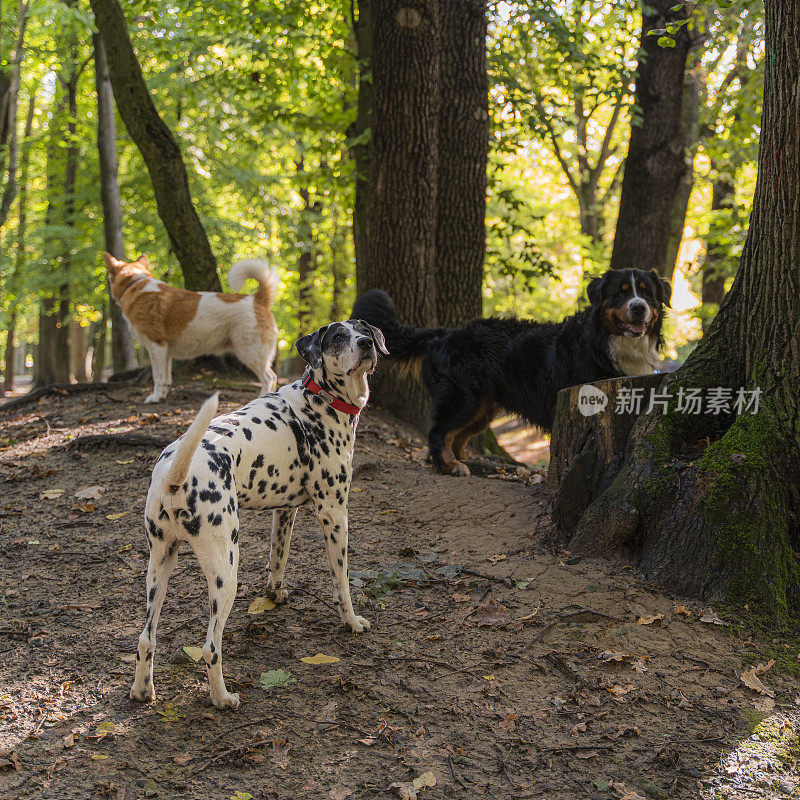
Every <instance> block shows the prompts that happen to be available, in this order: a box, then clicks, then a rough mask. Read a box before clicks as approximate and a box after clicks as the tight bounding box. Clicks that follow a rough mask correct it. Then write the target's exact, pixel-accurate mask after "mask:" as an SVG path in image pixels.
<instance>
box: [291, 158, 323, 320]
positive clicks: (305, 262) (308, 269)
mask: <svg viewBox="0 0 800 800" xmlns="http://www.w3.org/2000/svg"><path fill="white" fill-rule="evenodd" d="M295 167H296V168H297V175H298V176H299V178H300V180H299V181H298V183H299V184H300V185H299V186H298V190H297V192H298V194H299V195H300V199H301V200H302V201H303V207H302V209H301V210H300V219H299V221H298V225H297V238H298V244H299V246H300V257H299V258H298V259H297V322H298V328H299V330H300V333H301V335H302V334H306V333H310V332H311V320H312V314H311V310H312V306H313V292H314V273H315V272H316V261H317V253H316V249H317V243H316V238H315V237H316V234H315V231H314V229H315V224H314V223H315V219H314V218H315V217H316V216H317V215H318V214H319V211H320V209H319V204H318V203H317V202H312V201H311V193H310V192H309V190H308V186H306V185H305V181H307V176H306V174H305V162H304V161H303V159H302V158H299V159H298V160H297V161H295Z"/></svg>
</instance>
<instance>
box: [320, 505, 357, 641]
mask: <svg viewBox="0 0 800 800" xmlns="http://www.w3.org/2000/svg"><path fill="white" fill-rule="evenodd" d="M315 515H316V517H317V521H318V522H319V524H320V527H321V528H322V532H323V534H324V535H325V552H326V553H327V556H328V564H329V566H330V569H331V577H332V578H333V599H334V602H335V603H336V608H337V609H339V616H340V617H341V620H342V622H343V623H344V624H345V625H346V626H347V627H348V628H350V630H351V631H352V632H353V633H362V632H363V631H365V630H369V628H370V623H369V620H367V619H365V618H364V617H359V616H357V615H356V612H355V611H354V610H353V600H352V598H351V597H350V579H349V578H348V577H347V508H346V507H345V506H344V505H336V506H333V507H332V506H322V505H318V506H317V507H316V509H315Z"/></svg>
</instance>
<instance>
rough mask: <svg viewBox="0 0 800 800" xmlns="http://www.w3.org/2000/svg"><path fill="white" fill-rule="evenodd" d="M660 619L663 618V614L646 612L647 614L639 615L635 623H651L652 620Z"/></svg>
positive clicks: (657, 620) (658, 620)
mask: <svg viewBox="0 0 800 800" xmlns="http://www.w3.org/2000/svg"><path fill="white" fill-rule="evenodd" d="M662 619H664V615H663V614H647V616H644V617H639V619H638V620H636V624H637V625H652V624H653V623H654V622H660V621H661V620H662Z"/></svg>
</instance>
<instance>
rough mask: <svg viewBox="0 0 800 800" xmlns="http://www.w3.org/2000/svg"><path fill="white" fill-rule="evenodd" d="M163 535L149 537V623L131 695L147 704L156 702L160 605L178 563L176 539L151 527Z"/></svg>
mask: <svg viewBox="0 0 800 800" xmlns="http://www.w3.org/2000/svg"><path fill="white" fill-rule="evenodd" d="M151 527H152V528H153V529H154V530H156V531H157V532H158V534H160V535H161V538H156V536H153V535H150V536H148V541H149V542H150V561H149V562H148V564H147V583H146V589H147V620H146V622H145V625H144V630H143V631H142V632H141V634H140V635H139V647H138V649H137V652H136V675H135V677H134V679H133V686H132V687H131V692H130V696H131V699H132V700H139V701H140V702H142V703H144V702H147V701H148V700H155V699H156V690H155V686H154V685H153V661H154V660H155V650H156V627H157V626H158V617H159V615H160V614H161V606H162V604H163V603H164V597H165V595H166V593H167V583H168V582H169V576H170V575H171V574H172V570H174V569H175V563H176V562H177V560H178V546H179V544H180V542H179V541H178V540H177V539H172V540H171V541H169V540H166V541H165V539H164V535H165V534H164V532H163V531H161V530H160V529H158V528H155V526H151Z"/></svg>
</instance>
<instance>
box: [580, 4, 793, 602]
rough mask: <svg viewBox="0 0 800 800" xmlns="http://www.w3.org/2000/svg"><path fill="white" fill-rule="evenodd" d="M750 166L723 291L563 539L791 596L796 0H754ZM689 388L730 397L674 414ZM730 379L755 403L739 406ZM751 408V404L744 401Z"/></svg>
mask: <svg viewBox="0 0 800 800" xmlns="http://www.w3.org/2000/svg"><path fill="white" fill-rule="evenodd" d="M764 5H765V18H766V47H765V53H766V56H765V79H764V108H763V116H762V125H761V143H760V151H759V173H758V180H757V182H756V189H755V195H754V199H753V209H752V213H751V216H750V226H749V230H748V235H747V241H746V243H745V246H744V250H743V252H742V257H741V260H740V265H739V270H738V272H737V274H736V278H735V280H734V283H733V286H732V287H731V290H730V292H728V295H727V296H726V298H725V299H724V300H723V302H722V305H721V307H720V310H719V313H718V314H717V316H716V318H715V319H714V321H713V323H712V324H711V325H710V327H709V329H708V332H707V334H706V335H705V337H704V338H703V339H702V341H701V342H700V344H699V345H698V346H697V348H696V349H695V350H694V351H693V353H692V354H691V356H690V357H689V359H688V360H687V361H686V363H685V364H684V366H683V367H682V368H681V369H680V370H679V371H678V372H677V373H674V374H672V375H670V376H667V377H666V378H665V379H664V382H663V383H662V384H661V387H660V388H661V390H662V392H663V393H668V394H670V395H671V396H672V397H673V401H672V403H671V405H670V409H669V412H668V413H664V411H663V410H662V409H661V408H660V407H657V408H656V410H655V411H654V412H652V413H645V414H642V416H641V417H640V418H639V420H638V421H637V423H636V424H635V426H634V428H633V431H632V434H631V438H630V440H629V441H628V444H627V447H626V456H625V458H624V461H623V463H622V466H621V470H620V472H619V474H618V475H617V476H616V478H615V479H614V481H613V483H612V484H611V486H610V487H609V488H608V489H607V490H606V491H605V492H604V493H603V494H601V495H600V496H599V497H598V498H597V499H596V500H595V501H594V502H593V503H592V505H591V506H590V507H589V508H588V510H587V511H586V513H585V514H584V515H583V517H582V519H581V520H580V522H579V524H578V525H577V528H576V529H575V531H574V534H573V536H572V539H571V541H570V545H569V546H570V549H572V550H574V551H576V552H583V553H607V552H609V551H614V550H619V549H622V548H624V549H628V552H629V553H633V555H634V557H635V558H636V561H637V570H638V571H641V572H642V573H644V574H645V575H646V576H648V578H650V579H651V580H657V581H660V582H662V583H666V584H668V585H669V586H670V589H671V590H672V591H674V592H679V593H688V594H697V595H701V596H709V597H712V596H716V597H719V596H724V597H727V598H729V599H733V600H737V601H740V602H742V601H745V602H753V603H758V604H760V605H762V607H763V608H764V609H765V610H768V611H770V612H772V613H780V612H784V611H789V610H791V611H794V612H796V611H797V610H799V609H800V566H799V565H798V556H797V554H796V553H797V552H798V551H800V511H799V509H800V395H798V392H797V386H798V384H800V337H799V336H798V320H800V170H797V169H794V168H792V165H796V164H797V163H800V94H798V92H797V86H798V85H800V50H798V48H797V31H798V30H800V0H766V2H765V4H764ZM692 388H699V389H703V390H705V391H706V398H708V397H709V396H713V395H714V394H716V393H717V392H718V390H723V391H725V390H727V391H729V392H730V393H731V395H732V397H731V399H730V400H729V402H728V407H727V409H725V408H723V409H722V410H721V413H718V414H715V413H702V414H691V413H680V412H679V411H678V408H677V399H676V398H677V395H678V392H679V391H680V390H681V389H682V390H683V391H684V392H686V391H687V390H688V389H692ZM739 390H742V391H745V392H749V393H751V394H749V395H745V397H744V399H745V400H747V401H749V402H751V403H752V402H754V400H755V397H754V395H753V394H752V393H754V392H756V393H758V395H757V396H758V401H759V405H758V413H748V412H747V411H746V410H744V409H743V408H741V407H740V408H739V410H740V411H742V412H743V413H740V414H738V415H737V413H736V408H735V403H734V399H735V398H736V396H737V392H738V391H739ZM751 410H752V409H751Z"/></svg>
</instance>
